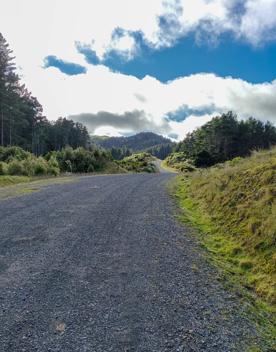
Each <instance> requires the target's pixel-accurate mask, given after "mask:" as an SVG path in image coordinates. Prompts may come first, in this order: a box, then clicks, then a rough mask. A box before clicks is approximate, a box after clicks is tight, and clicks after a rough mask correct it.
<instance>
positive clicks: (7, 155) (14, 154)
mask: <svg viewBox="0 0 276 352" xmlns="http://www.w3.org/2000/svg"><path fill="white" fill-rule="evenodd" d="M30 156H31V153H29V152H26V151H25V150H23V149H22V148H20V147H1V148H0V161H4V162H7V163H8V162H10V161H12V160H19V161H21V160H25V159H27V158H29V157H30Z"/></svg>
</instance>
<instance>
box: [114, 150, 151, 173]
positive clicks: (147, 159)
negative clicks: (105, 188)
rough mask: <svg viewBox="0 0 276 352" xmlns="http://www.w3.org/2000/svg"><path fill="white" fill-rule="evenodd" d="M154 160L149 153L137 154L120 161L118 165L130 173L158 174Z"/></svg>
mask: <svg viewBox="0 0 276 352" xmlns="http://www.w3.org/2000/svg"><path fill="white" fill-rule="evenodd" d="M153 160H154V158H153V157H152V155H151V154H149V153H137V154H133V155H131V156H128V157H126V158H124V159H123V160H121V161H118V165H120V166H121V167H123V168H124V169H126V170H127V171H129V172H137V173H140V172H148V173H154V172H157V169H156V166H155V165H154V163H153Z"/></svg>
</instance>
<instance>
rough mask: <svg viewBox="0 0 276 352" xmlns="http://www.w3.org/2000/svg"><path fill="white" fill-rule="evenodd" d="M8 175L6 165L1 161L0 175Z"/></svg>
mask: <svg viewBox="0 0 276 352" xmlns="http://www.w3.org/2000/svg"><path fill="white" fill-rule="evenodd" d="M7 173H8V165H7V164H6V163H4V162H3V161H0V175H1V176H2V175H6V174H7Z"/></svg>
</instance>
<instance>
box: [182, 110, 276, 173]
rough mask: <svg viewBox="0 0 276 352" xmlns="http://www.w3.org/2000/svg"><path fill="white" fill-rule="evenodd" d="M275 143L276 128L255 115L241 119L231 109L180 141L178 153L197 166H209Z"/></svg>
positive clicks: (266, 147)
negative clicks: (255, 117)
mask: <svg viewBox="0 0 276 352" xmlns="http://www.w3.org/2000/svg"><path fill="white" fill-rule="evenodd" d="M273 145H276V128H275V127H274V126H273V125H272V124H271V123H270V122H265V123H264V122H262V121H259V120H256V119H254V118H249V119H248V120H238V119H237V116H236V115H235V114H234V113H232V112H228V113H226V114H223V115H221V116H218V117H215V118H213V119H212V120H211V121H210V122H208V123H206V124H205V125H204V126H202V127H200V128H198V129H197V130H195V131H194V132H192V133H190V134H188V135H187V137H186V138H185V139H184V140H183V141H182V142H180V143H179V144H178V145H177V147H176V152H182V153H183V155H184V156H185V158H186V159H187V160H189V161H191V162H192V163H193V164H194V165H195V166H197V167H208V166H211V165H214V164H217V163H221V162H224V161H227V160H231V159H233V158H235V157H238V156H240V157H243V156H247V155H249V154H250V153H251V152H252V151H253V150H259V149H268V148H270V147H271V146H273Z"/></svg>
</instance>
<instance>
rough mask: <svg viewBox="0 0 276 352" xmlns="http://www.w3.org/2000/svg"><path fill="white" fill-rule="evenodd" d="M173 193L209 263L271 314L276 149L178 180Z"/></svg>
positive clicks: (274, 306) (275, 306) (275, 287)
mask: <svg viewBox="0 0 276 352" xmlns="http://www.w3.org/2000/svg"><path fill="white" fill-rule="evenodd" d="M174 193H175V195H176V197H177V199H178V202H179V204H180V206H181V208H182V210H183V213H182V215H181V220H182V221H184V222H185V223H189V224H193V227H196V228H197V229H198V230H199V231H198V238H199V239H200V241H201V243H202V244H203V245H204V247H206V249H207V250H208V252H209V253H210V256H211V258H212V259H213V262H214V263H216V265H218V267H220V268H221V269H222V270H223V271H224V272H226V273H227V274H230V276H231V280H232V281H233V282H235V283H237V284H238V285H240V286H243V287H244V288H245V289H246V290H248V292H249V293H252V294H253V296H254V295H256V296H255V297H256V301H255V303H254V304H255V305H256V309H257V310H258V309H259V308H258V307H260V305H261V306H262V307H263V308H264V310H263V311H267V312H268V314H269V313H274V314H275V312H276V149H273V150H270V151H265V152H263V151H262V152H256V153H254V154H253V155H252V156H251V157H249V158H244V159H243V158H238V159H237V158H236V159H235V160H233V161H230V162H226V163H225V164H220V165H216V166H214V167H212V168H208V169H204V170H202V169H201V170H198V171H196V172H193V173H189V174H185V175H183V176H179V177H178V178H177V185H176V186H175V187H174ZM253 296H252V297H253ZM257 297H258V298H257ZM256 302H258V303H256ZM266 323H267V324H268V325H269V323H268V322H267V321H266V322H264V321H263V322H262V323H261V324H260V325H262V324H263V325H265V324H266ZM274 323H275V320H274ZM272 330H273V329H272ZM272 334H274V336H275V338H276V335H275V334H276V331H275V329H274V330H273V332H272Z"/></svg>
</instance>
